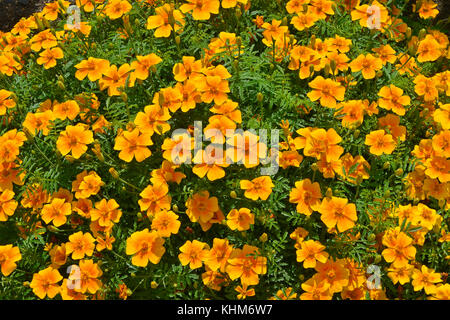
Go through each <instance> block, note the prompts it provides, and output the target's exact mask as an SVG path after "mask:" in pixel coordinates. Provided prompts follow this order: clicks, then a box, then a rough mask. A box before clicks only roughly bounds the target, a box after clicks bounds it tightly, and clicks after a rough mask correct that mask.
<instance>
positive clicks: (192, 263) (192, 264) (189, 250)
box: [178, 240, 208, 270]
mask: <svg viewBox="0 0 450 320" xmlns="http://www.w3.org/2000/svg"><path fill="white" fill-rule="evenodd" d="M207 246H208V245H207V244H206V243H205V242H201V241H197V240H194V241H192V242H191V241H189V240H188V241H186V242H185V243H184V244H183V245H182V246H181V247H180V251H181V253H180V254H179V255H178V259H180V262H181V264H182V265H183V266H185V265H187V264H189V268H191V269H192V270H193V269H197V268H200V267H201V266H202V265H203V261H205V259H206V257H207V255H208V250H207Z"/></svg>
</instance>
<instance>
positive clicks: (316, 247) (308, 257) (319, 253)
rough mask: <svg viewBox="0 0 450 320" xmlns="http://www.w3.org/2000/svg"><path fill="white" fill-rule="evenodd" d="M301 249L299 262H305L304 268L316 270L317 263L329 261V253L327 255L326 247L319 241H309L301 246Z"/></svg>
mask: <svg viewBox="0 0 450 320" xmlns="http://www.w3.org/2000/svg"><path fill="white" fill-rule="evenodd" d="M300 246H301V247H300V248H299V249H297V251H296V254H297V261H298V262H303V268H315V267H316V262H317V261H319V262H322V263H325V262H326V261H327V259H328V253H326V252H325V251H324V250H325V246H324V245H322V244H321V243H320V242H319V241H315V240H307V241H303V242H302V243H301V244H300Z"/></svg>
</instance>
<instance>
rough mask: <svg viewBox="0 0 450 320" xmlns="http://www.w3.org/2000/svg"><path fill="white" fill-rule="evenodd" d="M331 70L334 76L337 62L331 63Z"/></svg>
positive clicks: (332, 61)
mask: <svg viewBox="0 0 450 320" xmlns="http://www.w3.org/2000/svg"><path fill="white" fill-rule="evenodd" d="M330 68H331V72H333V74H335V72H336V61H335V60H331V61H330Z"/></svg>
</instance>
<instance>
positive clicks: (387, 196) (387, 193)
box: [384, 190, 391, 198]
mask: <svg viewBox="0 0 450 320" xmlns="http://www.w3.org/2000/svg"><path fill="white" fill-rule="evenodd" d="M390 196H391V191H390V190H386V191H385V192H384V198H389V197H390Z"/></svg>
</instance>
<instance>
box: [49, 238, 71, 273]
mask: <svg viewBox="0 0 450 320" xmlns="http://www.w3.org/2000/svg"><path fill="white" fill-rule="evenodd" d="M48 254H49V255H50V260H51V261H52V264H51V266H52V267H53V268H55V269H58V268H59V267H61V266H62V265H64V264H66V262H67V254H66V245H65V244H64V243H63V244H61V245H60V246H54V247H53V248H52V249H51V250H50V251H49V252H48Z"/></svg>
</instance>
